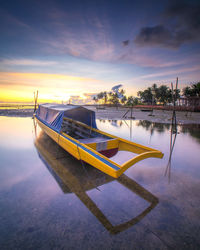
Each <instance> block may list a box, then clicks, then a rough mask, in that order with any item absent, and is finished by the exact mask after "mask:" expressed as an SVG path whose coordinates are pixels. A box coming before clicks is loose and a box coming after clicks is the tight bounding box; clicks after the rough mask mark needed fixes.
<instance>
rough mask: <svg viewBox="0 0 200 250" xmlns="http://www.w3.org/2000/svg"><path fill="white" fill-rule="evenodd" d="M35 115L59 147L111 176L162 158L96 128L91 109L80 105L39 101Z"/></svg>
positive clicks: (115, 176) (151, 151)
mask: <svg viewBox="0 0 200 250" xmlns="http://www.w3.org/2000/svg"><path fill="white" fill-rule="evenodd" d="M35 118H36V121H37V123H38V124H39V126H40V127H41V129H42V130H43V131H44V132H45V133H46V134H47V135H49V136H50V137H51V138H52V139H53V140H54V141H55V142H56V143H57V144H58V145H60V146H61V147H62V148H63V149H65V150H66V151H67V152H69V153H70V154H71V155H73V156H74V157H75V158H77V159H78V160H82V161H85V162H87V163H89V164H90V165H92V166H94V167H95V168H97V169H99V170H100V171H102V172H104V173H106V174H108V175H110V176H112V177H114V178H117V177H119V176H120V175H121V174H122V173H123V172H124V171H126V170H127V169H128V168H129V167H131V166H132V165H134V164H135V163H137V162H138V161H141V160H143V159H146V158H149V157H156V158H162V157H163V153H162V152H160V151H158V150H156V149H152V148H149V147H145V146H142V145H140V144H136V143H134V142H131V141H128V140H125V139H122V138H119V137H117V136H113V135H110V134H108V133H105V132H103V131H100V130H98V129H97V126H96V122H95V112H94V111H92V110H88V109H86V108H84V107H81V106H72V105H55V104H43V105H40V106H39V108H38V110H37V112H36V114H35ZM117 156H120V157H117Z"/></svg>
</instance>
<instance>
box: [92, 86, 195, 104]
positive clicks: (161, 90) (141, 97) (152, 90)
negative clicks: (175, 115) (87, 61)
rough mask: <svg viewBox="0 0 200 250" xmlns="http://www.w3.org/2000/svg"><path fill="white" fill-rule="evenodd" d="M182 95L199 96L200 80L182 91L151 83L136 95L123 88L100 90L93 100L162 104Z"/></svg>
mask: <svg viewBox="0 0 200 250" xmlns="http://www.w3.org/2000/svg"><path fill="white" fill-rule="evenodd" d="M181 94H182V96H184V97H188V98H189V97H200V82H197V83H194V84H192V85H190V86H187V87H185V88H184V89H183V90H182V91H181V90H180V89H177V90H175V89H174V90H173V91H172V89H170V88H169V87H168V86H166V85H161V86H159V87H158V86H157V85H156V84H153V85H152V86H151V87H149V88H147V89H145V90H144V91H138V93H137V97H134V96H126V95H125V90H124V89H121V90H119V91H118V92H112V91H111V92H107V91H104V92H100V93H99V94H97V95H96V96H95V97H94V98H93V100H94V101H95V102H96V103H98V104H112V105H115V106H117V105H119V104H122V105H125V106H135V105H142V104H149V105H150V104H152V105H156V104H162V105H166V104H169V103H172V102H173V97H174V99H175V101H176V100H177V99H179V98H180V96H181Z"/></svg>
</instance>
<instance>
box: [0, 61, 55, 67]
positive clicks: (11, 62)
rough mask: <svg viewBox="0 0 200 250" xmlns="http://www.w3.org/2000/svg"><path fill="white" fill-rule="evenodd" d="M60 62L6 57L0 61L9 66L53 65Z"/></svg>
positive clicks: (0, 63) (1, 63)
mask: <svg viewBox="0 0 200 250" xmlns="http://www.w3.org/2000/svg"><path fill="white" fill-rule="evenodd" d="M56 64H58V63H57V62H55V61H40V60H31V59H4V60H1V61H0V65H7V66H12V65H15V66H51V65H56Z"/></svg>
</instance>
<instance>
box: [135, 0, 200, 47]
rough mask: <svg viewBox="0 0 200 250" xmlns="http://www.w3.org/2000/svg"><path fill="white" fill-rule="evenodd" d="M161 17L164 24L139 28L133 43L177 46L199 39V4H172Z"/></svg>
mask: <svg viewBox="0 0 200 250" xmlns="http://www.w3.org/2000/svg"><path fill="white" fill-rule="evenodd" d="M163 17H164V19H165V24H157V25H155V26H152V27H149V26H147V27H143V28H141V30H140V32H139V34H138V35H137V36H136V38H135V39H134V42H135V44H136V45H138V46H142V47H144V46H160V47H168V48H179V47H180V46H181V45H182V44H184V43H188V42H193V41H199V40H200V4H196V5H195V4H192V3H187V4H186V3H183V2H178V3H175V4H172V5H170V6H169V7H168V8H167V9H166V10H165V11H164V14H163Z"/></svg>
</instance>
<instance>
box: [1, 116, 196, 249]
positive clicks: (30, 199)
mask: <svg viewBox="0 0 200 250" xmlns="http://www.w3.org/2000/svg"><path fill="white" fill-rule="evenodd" d="M131 123H132V128H131ZM97 125H98V128H99V129H102V130H104V131H107V132H109V133H112V134H114V135H117V136H120V137H123V138H126V139H130V136H131V138H132V140H133V141H135V142H138V143H141V144H144V145H146V146H150V147H153V148H157V149H159V150H161V151H162V152H163V153H164V158H163V159H162V160H160V159H153V158H152V159H151V158H150V159H146V160H144V161H141V162H139V163H137V164H136V165H135V166H133V167H131V168H129V169H128V170H127V171H126V172H125V174H124V175H123V176H122V177H121V178H119V179H117V180H116V179H113V178H112V177H110V176H107V175H106V174H103V173H101V172H100V171H98V170H96V169H95V168H93V167H91V166H88V165H84V167H83V166H81V164H80V162H79V161H77V160H75V159H74V158H73V157H72V156H70V155H69V154H67V153H66V152H65V151H64V150H62V149H61V148H59V147H58V146H57V144H56V143H54V142H53V141H52V140H51V139H50V138H48V137H47V136H45V134H43V133H41V131H39V129H37V138H35V130H34V126H33V120H32V119H30V118H10V117H0V138H1V145H0V159H1V161H0V214H1V216H0V218H1V219H0V222H1V226H0V235H1V237H0V246H1V249H28V248H29V249H36V248H41V249H51V248H52V249H72V248H73V249H112V248H113V249H155V248H158V249H168V248H169V247H172V248H174V249H175V248H176V249H198V248H199V244H200V241H199V237H198V236H199V226H200V223H199V221H200V220H199V219H200V213H199V207H200V201H199V186H200V184H199V179H200V174H199V162H200V155H199V152H200V143H199V138H200V137H199V127H195V126H192V127H181V126H179V127H178V131H179V134H177V138H176V142H175V147H174V151H173V154H172V161H171V178H170V181H169V180H168V177H167V176H165V169H166V166H167V162H168V158H169V148H170V125H167V124H163V125H159V124H151V123H148V122H145V121H143V122H139V121H126V123H125V122H124V121H117V122H115V121H108V120H107V121H101V120H98V121H97Z"/></svg>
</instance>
